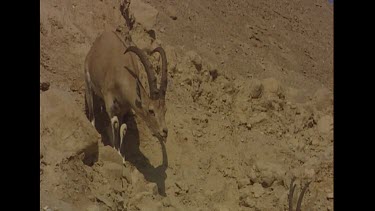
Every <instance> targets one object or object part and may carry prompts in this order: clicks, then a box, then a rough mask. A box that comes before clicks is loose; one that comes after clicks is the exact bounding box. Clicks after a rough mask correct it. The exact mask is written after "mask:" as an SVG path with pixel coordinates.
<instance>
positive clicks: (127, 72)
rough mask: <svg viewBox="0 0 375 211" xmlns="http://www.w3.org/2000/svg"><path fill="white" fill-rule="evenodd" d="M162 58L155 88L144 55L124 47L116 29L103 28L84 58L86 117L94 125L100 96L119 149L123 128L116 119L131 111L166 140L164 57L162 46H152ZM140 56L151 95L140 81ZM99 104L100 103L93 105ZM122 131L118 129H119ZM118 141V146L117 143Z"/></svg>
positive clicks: (149, 66) (137, 49) (136, 49)
mask: <svg viewBox="0 0 375 211" xmlns="http://www.w3.org/2000/svg"><path fill="white" fill-rule="evenodd" d="M154 53H159V54H160V56H161V60H162V66H161V83H160V88H159V89H158V88H157V83H156V82H157V81H156V77H155V71H154V68H153V66H152V65H151V63H150V61H149V60H148V58H147V56H146V54H145V53H144V52H143V51H142V50H140V49H139V48H137V47H135V46H129V47H126V46H125V43H123V42H122V40H121V39H120V38H119V37H118V35H117V34H115V32H112V31H105V32H104V33H103V34H102V35H100V36H99V37H98V38H97V39H96V40H95V42H94V44H93V46H92V47H91V49H90V51H89V53H88V55H87V57H86V61H85V81H86V103H87V105H88V113H89V119H90V121H91V123H92V124H93V125H94V126H95V117H94V103H98V102H100V100H95V98H96V97H99V98H100V99H102V101H103V102H104V106H105V109H106V112H107V114H108V116H109V118H110V119H111V127H112V140H111V141H112V144H113V146H114V147H115V148H117V149H118V150H119V147H120V146H121V142H122V139H121V140H120V136H119V135H120V133H121V136H123V132H125V131H126V128H127V127H126V125H125V126H122V124H120V122H119V120H121V119H122V117H123V116H124V115H125V114H127V113H128V112H130V111H131V110H134V112H135V114H136V115H138V116H140V117H141V118H142V119H143V120H144V121H145V122H146V124H147V126H148V127H149V129H150V130H151V132H152V133H153V135H155V136H156V137H158V138H159V139H163V140H164V141H165V140H166V138H167V136H168V128H167V126H166V123H165V113H166V106H165V94H166V90H167V59H166V55H165V52H164V50H163V48H161V47H158V48H156V49H154V50H153V51H152V52H151V54H154ZM138 59H140V61H141V63H142V65H143V66H144V69H145V71H146V74H147V78H148V84H149V87H150V95H148V94H147V93H146V91H145V89H144V87H143V86H142V84H141V82H140V81H139V68H138V63H137V60H138ZM95 106H101V105H95ZM120 129H121V130H124V131H119V130H120ZM118 144H119V145H118Z"/></svg>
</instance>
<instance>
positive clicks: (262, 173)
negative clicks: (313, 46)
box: [254, 161, 286, 188]
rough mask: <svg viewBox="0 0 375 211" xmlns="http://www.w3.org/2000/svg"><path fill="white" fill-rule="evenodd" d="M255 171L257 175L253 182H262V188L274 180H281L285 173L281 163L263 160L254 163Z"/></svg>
mask: <svg viewBox="0 0 375 211" xmlns="http://www.w3.org/2000/svg"><path fill="white" fill-rule="evenodd" d="M255 171H256V172H258V175H257V178H256V179H255V181H254V182H257V183H260V184H262V186H263V187H264V188H268V187H270V186H272V184H273V183H274V181H278V182H281V181H283V179H284V177H285V174H286V171H285V170H284V169H283V168H282V166H281V165H278V164H275V163H269V162H264V161H257V162H256V163H255Z"/></svg>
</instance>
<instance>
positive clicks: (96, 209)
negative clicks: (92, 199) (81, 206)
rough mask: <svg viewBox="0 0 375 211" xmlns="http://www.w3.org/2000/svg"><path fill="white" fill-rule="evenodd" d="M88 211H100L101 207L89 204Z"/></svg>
mask: <svg viewBox="0 0 375 211" xmlns="http://www.w3.org/2000/svg"><path fill="white" fill-rule="evenodd" d="M86 211H100V208H99V206H98V205H89V206H88V207H87V208H86Z"/></svg>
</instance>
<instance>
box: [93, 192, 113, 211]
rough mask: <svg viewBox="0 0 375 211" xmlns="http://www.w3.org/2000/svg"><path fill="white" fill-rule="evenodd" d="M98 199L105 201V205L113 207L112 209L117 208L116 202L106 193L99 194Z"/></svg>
mask: <svg viewBox="0 0 375 211" xmlns="http://www.w3.org/2000/svg"><path fill="white" fill-rule="evenodd" d="M96 199H97V200H98V201H100V202H102V203H104V204H105V205H107V206H108V207H109V208H111V210H114V208H115V204H114V202H113V201H112V200H111V199H110V198H109V197H107V196H106V195H98V196H96Z"/></svg>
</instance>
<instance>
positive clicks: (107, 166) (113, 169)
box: [102, 162, 124, 178]
mask: <svg viewBox="0 0 375 211" xmlns="http://www.w3.org/2000/svg"><path fill="white" fill-rule="evenodd" d="M102 168H103V170H104V172H105V174H106V175H107V177H108V178H121V177H122V169H123V168H124V167H123V166H122V165H120V164H117V163H112V162H104V164H103V167H102Z"/></svg>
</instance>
